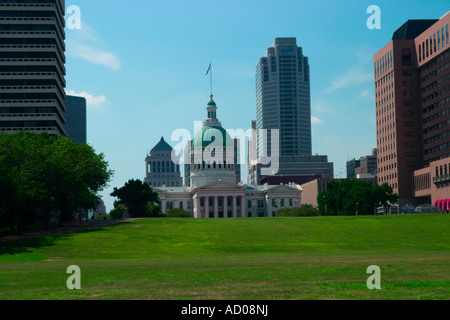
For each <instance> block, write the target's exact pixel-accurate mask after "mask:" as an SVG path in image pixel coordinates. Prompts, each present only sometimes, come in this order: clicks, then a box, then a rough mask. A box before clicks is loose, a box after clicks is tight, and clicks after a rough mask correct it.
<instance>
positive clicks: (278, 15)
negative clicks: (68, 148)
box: [66, 0, 450, 210]
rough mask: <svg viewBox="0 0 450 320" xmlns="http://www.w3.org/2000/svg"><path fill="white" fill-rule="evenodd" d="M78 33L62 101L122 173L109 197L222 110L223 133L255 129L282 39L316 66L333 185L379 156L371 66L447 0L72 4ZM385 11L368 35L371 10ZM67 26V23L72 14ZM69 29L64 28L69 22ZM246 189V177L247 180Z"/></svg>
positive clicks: (70, 35) (316, 133) (317, 141)
mask: <svg viewBox="0 0 450 320" xmlns="http://www.w3.org/2000/svg"><path fill="white" fill-rule="evenodd" d="M70 5H77V6H78V7H79V8H80V12H81V29H66V57H67V61H66V71H67V75H66V82H67V86H66V91H67V92H68V93H69V94H74V95H82V96H85V97H87V100H88V111H87V113H88V143H89V144H91V145H92V146H93V147H94V148H95V150H96V151H97V152H101V153H104V155H105V157H106V160H107V161H108V162H109V165H110V168H111V169H113V170H114V171H115V175H114V178H113V180H112V181H111V183H110V186H109V187H108V188H107V189H105V190H104V191H103V192H102V193H101V194H102V195H103V198H104V200H105V203H106V205H107V210H110V209H112V205H113V201H114V199H113V198H112V197H110V196H109V194H110V193H111V192H112V189H113V188H114V187H120V186H122V185H123V184H124V183H125V182H126V181H128V180H129V179H141V180H142V179H143V178H144V176H145V162H144V160H145V157H146V154H147V152H148V151H149V150H150V149H151V148H153V146H154V145H155V144H156V143H157V142H158V141H159V140H160V139H161V136H164V138H165V139H166V141H168V142H169V143H170V144H172V145H173V146H175V145H176V144H177V143H178V141H170V137H171V135H172V133H173V132H174V131H175V130H176V129H187V130H189V131H190V132H191V134H192V135H193V134H194V132H193V131H194V122H195V121H203V120H204V118H205V116H206V109H205V107H206V103H207V102H208V101H209V91H210V88H209V86H210V84H209V77H205V73H206V70H207V68H208V66H209V63H210V62H211V63H212V68H213V92H214V100H215V102H216V103H217V106H218V118H219V119H220V120H221V121H222V125H223V126H224V127H225V128H226V129H244V130H247V129H249V128H250V124H251V120H254V119H255V117H256V115H255V113H256V105H255V71H256V64H257V62H258V61H259V58H260V57H261V56H262V55H264V54H265V52H266V49H267V47H269V46H270V45H271V44H272V42H273V40H274V38H275V37H296V38H297V45H298V46H300V47H302V48H303V53H304V55H306V56H307V57H308V58H309V63H310V68H311V111H312V116H313V126H312V134H313V153H314V154H315V153H317V154H326V155H328V158H329V161H332V162H334V168H335V177H337V178H338V177H342V178H345V176H346V170H345V165H346V161H347V160H348V159H353V158H359V157H362V156H365V155H368V154H370V153H371V150H372V148H375V147H376V127H375V100H374V99H375V98H374V85H373V66H372V62H373V55H374V54H375V53H376V52H377V51H378V50H379V49H381V48H382V47H383V46H384V45H385V44H387V43H388V42H389V41H390V39H391V37H392V34H393V32H394V31H395V30H396V29H397V28H398V27H400V26H401V25H402V24H403V23H404V22H406V20H408V19H438V18H440V17H442V16H443V15H444V14H445V13H446V12H447V11H448V10H449V9H450V6H449V2H448V1H447V0H439V1H438V0H437V1H418V0H415V1H408V0H405V1H403V0H402V1H384V0H383V1H381V0H372V1H363V0H353V1H350V0H341V1H332V0H327V1H325V0H316V1H303V0H277V1H275V0H259V1H254V0H240V1H235V0H226V1H216V0H190V1H186V0H185V1H182V0H164V1H162V0H161V1H153V0H146V1H144V0H128V1H107V0H95V1H87V0H66V7H69V6H70ZM370 5H377V6H379V7H380V9H381V29H380V30H376V29H375V30H369V29H368V28H367V26H366V21H367V19H368V18H369V17H370V14H368V13H367V8H368V7H369V6H370ZM68 16H70V15H68ZM66 18H67V17H66ZM242 174H243V178H244V182H246V172H245V170H244V171H243V172H242Z"/></svg>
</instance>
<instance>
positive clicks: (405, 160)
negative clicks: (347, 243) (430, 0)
mask: <svg viewBox="0 0 450 320" xmlns="http://www.w3.org/2000/svg"><path fill="white" fill-rule="evenodd" d="M449 23H450V13H447V14H446V15H445V16H443V17H442V18H441V19H432V20H408V21H407V22H405V23H404V24H403V25H402V26H401V27H400V28H399V29H398V30H396V31H395V32H394V34H393V37H392V40H391V41H390V42H389V43H388V44H387V45H386V46H385V47H383V48H382V49H381V50H380V51H379V52H378V53H376V54H375V56H374V73H375V101H376V120H377V122H376V123H377V149H378V150H377V168H378V183H379V184H383V183H388V184H389V185H390V186H391V187H392V188H393V190H394V192H395V193H397V194H398V195H399V198H400V199H399V203H400V205H403V204H406V203H412V201H413V197H414V188H413V176H414V171H415V170H418V169H421V168H422V167H424V166H426V167H427V166H429V165H430V163H431V162H432V161H437V160H439V159H444V158H446V157H449V156H450V134H449V132H450V113H449V112H448V110H449V106H450V98H449V97H448V91H449V88H450V85H449V83H450V82H449V81H450V68H449V63H450V62H449V61H450V50H448V49H449V48H450V45H449V34H448V25H449Z"/></svg>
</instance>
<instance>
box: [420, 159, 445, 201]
mask: <svg viewBox="0 0 450 320" xmlns="http://www.w3.org/2000/svg"><path fill="white" fill-rule="evenodd" d="M414 195H415V197H416V199H417V200H418V203H420V204H422V203H427V204H432V205H435V204H436V202H437V201H440V200H447V199H450V158H445V159H442V160H438V161H434V162H431V163H430V165H429V166H428V167H426V168H422V169H419V170H416V171H415V172H414Z"/></svg>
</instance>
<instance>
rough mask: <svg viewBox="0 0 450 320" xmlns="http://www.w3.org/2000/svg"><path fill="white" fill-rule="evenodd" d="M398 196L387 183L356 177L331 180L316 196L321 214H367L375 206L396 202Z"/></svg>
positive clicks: (370, 212) (371, 211)
mask: <svg viewBox="0 0 450 320" xmlns="http://www.w3.org/2000/svg"><path fill="white" fill-rule="evenodd" d="M397 200H398V196H397V195H396V194H394V193H393V190H392V188H391V187H390V186H389V185H388V184H383V185H381V186H378V185H375V186H374V185H373V184H372V183H371V182H368V181H362V180H358V179H344V180H339V181H335V180H333V181H331V182H329V183H328V185H327V190H326V191H322V192H320V193H319V194H318V196H317V203H318V208H319V211H320V213H321V214H327V215H356V214H358V215H368V214H373V213H374V210H375V208H376V207H378V206H381V205H387V204H393V203H395V202H397Z"/></svg>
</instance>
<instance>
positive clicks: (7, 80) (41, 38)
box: [0, 0, 66, 136]
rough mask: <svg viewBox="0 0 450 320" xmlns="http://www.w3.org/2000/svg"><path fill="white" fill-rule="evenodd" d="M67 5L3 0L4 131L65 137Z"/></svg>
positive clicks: (0, 73)
mask: <svg viewBox="0 0 450 320" xmlns="http://www.w3.org/2000/svg"><path fill="white" fill-rule="evenodd" d="M64 12H65V1H64V0H33V1H26V0H1V1H0V132H7V133H14V132H17V131H18V130H27V131H30V132H35V133H40V132H44V131H45V132H48V133H50V134H55V135H62V136H63V135H66V130H65V126H64V125H65V116H64V112H65V104H64V100H65V97H66V94H65V91H64V88H65V79H64V76H65V73H66V71H65V67H64V64H65V55H64V52H65V45H64V39H65V32H64V25H65V22H64Z"/></svg>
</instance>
